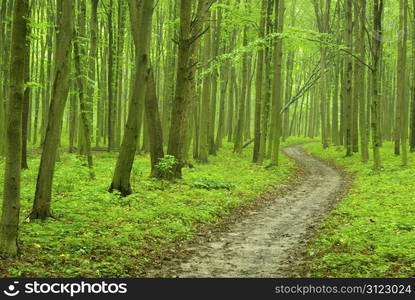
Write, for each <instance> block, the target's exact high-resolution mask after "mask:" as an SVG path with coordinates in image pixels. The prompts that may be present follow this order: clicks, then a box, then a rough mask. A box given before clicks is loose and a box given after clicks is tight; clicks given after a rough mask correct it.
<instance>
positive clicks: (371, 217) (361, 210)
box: [306, 143, 415, 277]
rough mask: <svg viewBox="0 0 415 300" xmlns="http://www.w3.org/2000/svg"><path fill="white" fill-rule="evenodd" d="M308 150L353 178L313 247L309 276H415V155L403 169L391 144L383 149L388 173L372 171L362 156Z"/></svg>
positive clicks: (311, 146)
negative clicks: (343, 169)
mask: <svg viewBox="0 0 415 300" xmlns="http://www.w3.org/2000/svg"><path fill="white" fill-rule="evenodd" d="M306 149H307V150H308V151H309V152H310V153H311V154H314V155H316V156H319V157H322V158H324V159H327V160H330V161H332V162H334V163H336V164H338V165H341V166H344V167H345V169H346V170H347V171H348V172H350V173H352V174H354V175H355V182H354V185H353V187H352V189H351V191H350V193H349V194H348V196H347V197H346V198H345V199H344V200H343V201H341V202H340V203H339V205H338V207H337V208H336V209H335V210H334V211H333V212H332V213H331V214H330V215H329V217H328V219H327V220H326V221H325V222H324V223H323V224H322V226H321V232H320V233H319V234H318V236H317V238H316V239H315V240H314V241H313V242H312V243H311V245H309V247H308V249H307V251H306V254H307V255H308V259H309V260H310V262H309V264H308V268H309V273H308V274H307V276H313V277H414V276H415V184H414V182H415V155H414V154H410V155H409V162H410V163H409V166H408V167H401V160H400V157H396V156H395V155H394V154H393V145H392V144H391V143H385V145H384V147H383V148H382V151H381V154H382V161H383V163H382V164H383V167H384V169H383V170H382V171H381V172H374V171H373V170H372V163H371V162H370V163H368V164H362V163H361V162H360V155H355V156H353V157H351V158H345V157H344V152H339V151H336V149H335V148H333V147H332V148H330V149H329V150H322V148H321V146H320V144H309V145H307V146H306Z"/></svg>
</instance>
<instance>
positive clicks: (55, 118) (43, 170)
mask: <svg viewBox="0 0 415 300" xmlns="http://www.w3.org/2000/svg"><path fill="white" fill-rule="evenodd" d="M57 13H58V27H57V36H56V48H55V56H54V57H55V67H54V79H53V86H52V91H51V92H52V98H51V103H50V109H49V118H48V125H47V128H46V133H45V140H44V146H43V152H42V156H41V159H40V167H39V173H38V177H37V183H36V192H35V199H34V203H33V208H32V212H31V214H30V218H31V219H46V218H47V217H51V216H52V212H51V200H52V182H53V173H54V169H55V162H56V156H57V150H58V146H59V141H60V134H61V126H62V119H63V112H64V109H65V103H66V100H67V97H68V92H69V70H70V55H71V49H72V47H71V42H72V36H73V24H72V18H73V3H72V1H65V0H59V1H58V5H57Z"/></svg>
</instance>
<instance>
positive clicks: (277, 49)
mask: <svg viewBox="0 0 415 300" xmlns="http://www.w3.org/2000/svg"><path fill="white" fill-rule="evenodd" d="M284 12H285V7H284V0H277V2H276V6H275V16H276V22H275V23H276V24H275V28H276V32H277V33H282V32H283V30H284ZM282 52H283V40H282V38H281V37H280V38H277V39H276V41H275V44H274V62H275V64H274V81H273V85H272V93H273V94H272V98H273V110H272V120H273V122H272V124H271V126H272V127H273V128H274V130H275V131H274V139H273V146H272V154H271V164H272V165H276V166H277V165H278V164H279V152H280V142H281V133H282V128H281V127H282V114H281V113H280V112H281V107H282V101H283V95H284V94H283V78H282Z"/></svg>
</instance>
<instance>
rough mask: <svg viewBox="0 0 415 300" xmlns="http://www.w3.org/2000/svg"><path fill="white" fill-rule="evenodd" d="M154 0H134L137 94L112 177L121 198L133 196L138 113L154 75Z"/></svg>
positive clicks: (131, 13) (131, 10)
mask: <svg viewBox="0 0 415 300" xmlns="http://www.w3.org/2000/svg"><path fill="white" fill-rule="evenodd" d="M153 4H154V0H148V1H143V2H140V1H139V0H130V1H129V5H130V18H131V24H132V26H131V28H132V34H133V38H134V43H135V51H136V56H135V58H136V74H135V86H136V87H139V88H138V89H135V88H134V93H133V94H132V98H131V100H130V108H129V113H128V119H127V124H126V126H125V130H124V137H123V141H122V144H121V149H120V153H119V156H118V159H117V164H116V167H115V171H114V176H113V178H112V183H111V186H110V188H109V191H110V192H112V191H113V190H118V191H119V192H120V193H121V195H123V196H127V195H129V194H131V193H132V189H131V183H130V177H131V170H132V167H133V163H134V157H135V153H136V150H137V142H138V122H139V120H138V118H139V116H138V114H137V111H138V109H139V105H140V104H141V103H144V101H145V97H146V93H147V91H146V89H147V84H148V79H149V72H150V64H149V63H150V62H149V59H150V57H149V56H150V53H149V51H150V45H151V30H150V29H151V25H152V15H153Z"/></svg>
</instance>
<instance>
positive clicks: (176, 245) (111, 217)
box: [0, 138, 304, 277]
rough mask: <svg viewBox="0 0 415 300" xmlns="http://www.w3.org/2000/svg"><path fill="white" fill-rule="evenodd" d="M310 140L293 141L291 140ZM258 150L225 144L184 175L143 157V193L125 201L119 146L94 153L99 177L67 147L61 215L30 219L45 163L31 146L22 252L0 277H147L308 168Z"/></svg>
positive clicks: (136, 185)
mask: <svg viewBox="0 0 415 300" xmlns="http://www.w3.org/2000/svg"><path fill="white" fill-rule="evenodd" d="M302 141H304V139H298V138H290V139H289V140H287V142H286V143H285V144H284V145H285V146H286V145H288V144H293V143H298V142H302ZM63 146H65V145H63ZM62 149H65V148H62ZM251 155H252V145H251V146H249V148H247V149H245V150H244V152H243V154H242V156H239V155H236V154H234V153H233V151H232V144H227V143H225V144H224V147H223V148H222V149H221V150H220V151H219V153H218V155H217V156H211V157H210V161H209V163H208V164H195V165H194V166H195V167H194V168H192V169H188V168H186V169H185V170H184V176H183V179H182V180H178V181H176V182H167V181H159V180H154V179H151V178H149V176H148V175H149V174H150V164H149V157H148V155H137V156H136V160H135V163H134V168H133V172H132V187H133V190H134V193H133V194H132V195H130V196H129V197H126V198H122V197H120V196H119V195H117V194H116V193H113V194H111V193H108V186H109V184H110V179H111V176H112V173H113V168H114V165H115V161H116V157H117V153H107V152H96V153H94V165H95V173H96V179H95V180H92V181H91V180H89V179H88V177H89V176H88V168H87V165H86V161H85V158H84V157H81V156H78V155H76V154H70V153H66V152H61V155H60V161H59V162H58V163H57V165H56V170H55V177H54V183H53V195H52V198H53V203H52V209H53V213H54V217H55V218H54V219H48V220H47V221H45V222H42V221H35V222H29V221H28V220H27V216H28V215H29V213H30V209H31V206H32V201H33V195H34V190H35V183H36V177H37V171H38V166H39V161H40V155H39V153H37V152H36V151H31V152H30V155H29V160H28V163H29V170H25V171H24V172H23V173H22V190H21V213H20V216H21V221H20V234H19V246H20V255H19V257H18V258H17V259H2V260H1V263H0V277H137V276H138V277H145V276H147V273H146V270H148V269H151V267H154V266H157V265H160V264H163V263H164V262H165V261H168V260H169V258H170V257H174V256H176V254H177V253H179V252H181V251H183V249H185V248H186V247H187V245H189V244H192V243H193V242H192V241H195V240H197V239H198V238H199V237H201V236H202V237H214V236H215V233H216V232H221V231H222V229H223V227H224V226H225V225H226V224H231V223H232V222H231V221H232V220H236V219H238V218H239V219H242V218H243V216H245V215H246V214H247V213H248V212H250V211H252V210H253V209H254V208H256V207H259V206H265V205H266V203H268V200H270V199H275V195H276V193H277V194H278V193H283V192H284V190H287V189H289V188H290V187H291V185H292V183H293V182H294V181H295V179H296V178H298V176H297V175H298V166H296V164H295V163H294V162H293V161H292V160H290V159H288V157H287V156H285V155H281V162H280V166H279V167H272V168H265V167H264V166H265V165H266V164H267V162H265V164H264V166H260V165H257V164H252V162H251V160H252V157H251ZM3 168H4V160H3V159H2V158H0V169H3ZM2 185H3V173H1V174H0V186H2ZM0 197H2V190H1V189H0ZM0 209H1V208H0Z"/></svg>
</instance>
